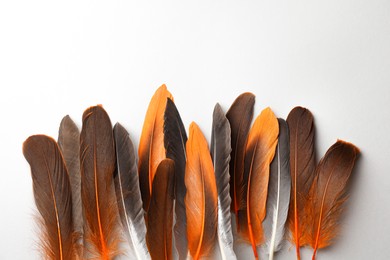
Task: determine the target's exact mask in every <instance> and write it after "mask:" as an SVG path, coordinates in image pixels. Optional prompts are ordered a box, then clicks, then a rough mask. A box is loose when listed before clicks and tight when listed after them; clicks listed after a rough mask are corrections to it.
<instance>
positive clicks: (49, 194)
mask: <svg viewBox="0 0 390 260" xmlns="http://www.w3.org/2000/svg"><path fill="white" fill-rule="evenodd" d="M23 154H24V157H25V158H26V160H27V161H28V163H29V164H30V167H31V177H32V181H33V190H34V198H35V204H36V206H37V208H38V211H39V213H40V215H41V217H40V218H39V221H40V224H41V227H42V234H41V250H42V257H43V258H44V259H60V260H67V259H75V256H76V254H75V253H76V252H75V249H76V246H75V243H74V242H75V240H74V236H73V234H74V232H73V221H72V220H73V218H72V198H71V196H72V195H71V188H70V183H69V176H68V172H67V169H66V166H65V163H64V160H63V158H62V155H61V152H60V150H59V148H58V145H57V143H56V141H55V140H53V139H52V138H51V137H48V136H44V135H35V136H30V137H29V138H28V139H27V140H26V141H25V142H24V143H23Z"/></svg>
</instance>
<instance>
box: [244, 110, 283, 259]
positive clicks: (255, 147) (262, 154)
mask: <svg viewBox="0 0 390 260" xmlns="http://www.w3.org/2000/svg"><path fill="white" fill-rule="evenodd" d="M278 134H279V125H278V120H277V119H276V117H275V115H274V113H273V112H272V110H271V109H270V108H266V109H264V110H263V111H262V112H261V113H260V115H259V116H258V117H257V119H256V120H255V122H254V124H253V126H252V128H251V130H250V132H249V136H248V142H247V146H246V152H245V170H244V180H245V185H246V189H245V198H246V204H245V207H243V208H241V209H240V211H239V215H238V216H239V221H240V227H242V228H241V230H240V233H241V235H242V236H243V237H244V239H246V240H248V241H249V242H250V243H251V245H252V250H253V254H254V256H255V258H256V259H258V254H257V249H256V247H257V246H259V245H260V244H261V243H262V242H263V240H264V234H263V228H262V221H263V220H264V218H265V215H266V200H267V191H268V181H269V169H270V164H271V162H272V159H273V158H274V155H275V148H276V145H277V142H278Z"/></svg>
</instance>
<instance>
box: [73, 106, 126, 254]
mask: <svg viewBox="0 0 390 260" xmlns="http://www.w3.org/2000/svg"><path fill="white" fill-rule="evenodd" d="M80 162H81V164H80V165H81V198H82V203H83V213H84V217H85V221H84V242H85V243H86V251H87V252H85V253H86V254H87V255H86V257H87V258H99V259H104V260H108V259H112V258H113V257H115V256H116V255H117V254H118V244H119V242H120V241H119V240H120V236H121V235H120V232H119V230H118V221H119V216H118V208H117V204H116V197H115V191H114V183H113V180H114V177H113V174H114V171H115V165H116V157H115V148H114V137H113V132H112V126H111V121H110V118H109V117H108V115H107V113H106V111H105V110H104V109H103V108H102V107H101V106H95V107H90V108H89V109H87V110H86V111H85V112H84V114H83V126H82V130H81V134H80Z"/></svg>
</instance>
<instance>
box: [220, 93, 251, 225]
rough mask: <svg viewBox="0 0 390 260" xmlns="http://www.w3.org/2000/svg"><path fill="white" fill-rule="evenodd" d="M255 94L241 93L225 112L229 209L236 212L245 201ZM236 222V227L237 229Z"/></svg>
mask: <svg viewBox="0 0 390 260" xmlns="http://www.w3.org/2000/svg"><path fill="white" fill-rule="evenodd" d="M254 104H255V96H254V95H253V94H252V93H243V94H241V95H240V96H238V97H237V98H236V100H235V101H234V102H233V104H232V106H231V107H230V108H229V110H228V112H227V113H226V118H227V119H228V120H229V123H230V128H231V147H232V151H231V153H230V158H231V160H230V163H229V173H230V197H231V198H232V202H231V209H232V211H233V212H234V213H235V214H236V220H238V218H237V212H238V209H239V208H240V207H243V205H244V203H245V198H244V194H245V191H244V186H245V185H244V157H245V147H246V142H247V138H248V133H249V128H250V126H251V122H252V118H253V106H254ZM238 224H239V223H238V222H237V229H238V230H239V225H238Z"/></svg>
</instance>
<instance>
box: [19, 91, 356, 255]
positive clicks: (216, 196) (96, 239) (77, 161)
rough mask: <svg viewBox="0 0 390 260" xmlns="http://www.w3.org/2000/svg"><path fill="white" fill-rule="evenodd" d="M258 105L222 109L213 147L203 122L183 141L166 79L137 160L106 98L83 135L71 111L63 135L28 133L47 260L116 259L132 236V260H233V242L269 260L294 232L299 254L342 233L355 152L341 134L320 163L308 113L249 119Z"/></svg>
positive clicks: (87, 116)
mask: <svg viewBox="0 0 390 260" xmlns="http://www.w3.org/2000/svg"><path fill="white" fill-rule="evenodd" d="M254 103H255V96H254V95H253V94H251V93H244V94H242V95H240V96H239V97H238V98H237V99H236V100H235V101H234V103H233V104H232V106H231V107H230V109H229V110H228V111H227V113H226V114H225V113H224V112H223V110H222V109H221V107H220V105H219V104H217V105H216V106H215V109H214V112H213V123H212V130H211V143H210V148H209V147H208V143H207V141H206V139H205V137H204V135H203V134H202V132H201V130H200V128H199V127H198V126H197V125H196V123H192V124H191V125H190V127H189V137H188V139H187V133H186V130H185V127H184V125H183V123H182V120H181V118H180V115H179V112H178V110H177V108H176V106H175V104H174V102H173V97H172V95H171V94H170V93H169V91H168V90H167V88H166V86H165V85H163V86H161V87H160V88H159V89H158V90H157V91H156V93H155V94H154V96H153V97H152V99H151V101H150V104H149V108H148V110H147V113H146V118H145V122H144V126H143V130H142V134H141V139H140V143H139V149H138V156H137V154H136V151H135V148H134V145H133V144H132V141H131V140H130V137H129V134H128V132H127V131H126V130H125V128H124V127H123V126H121V125H120V124H119V123H117V124H116V125H115V126H114V128H112V125H111V122H110V119H109V116H108V114H107V113H106V111H105V110H104V109H103V108H102V107H101V106H94V107H90V108H88V109H87V110H86V111H85V112H84V114H83V118H82V129H81V132H79V129H78V127H77V126H76V124H75V123H74V122H73V121H72V120H71V119H70V117H69V116H66V117H64V118H63V120H62V122H61V125H60V129H59V137H58V141H55V140H53V139H52V138H51V137H48V136H45V135H34V136H30V137H29V138H28V139H27V140H26V141H25V142H24V144H23V153H24V156H25V158H26V160H27V161H28V163H29V164H30V167H31V176H32V180H33V191H34V198H35V203H36V206H37V209H38V211H39V213H40V214H39V217H38V222H39V226H40V230H41V239H40V250H41V252H42V256H43V258H45V259H60V260H67V259H113V258H115V257H116V256H119V255H121V254H123V246H121V244H123V243H129V245H130V248H131V249H132V250H131V251H132V256H131V258H132V259H180V260H181V259H201V258H205V257H206V258H210V259H215V258H218V257H219V258H221V259H236V255H235V253H234V251H233V244H234V240H236V239H237V240H241V241H244V242H247V243H249V244H250V245H251V246H252V249H253V254H254V257H255V258H256V259H259V254H258V250H257V249H258V247H259V246H262V248H263V249H264V251H265V252H266V253H267V254H268V257H269V259H273V256H274V252H276V251H278V250H279V249H280V248H281V244H282V241H283V239H284V238H285V237H286V236H287V235H286V234H285V233H288V234H289V236H288V237H289V239H290V241H291V242H293V243H294V244H295V245H296V250H297V259H300V254H299V248H300V247H301V246H310V247H312V248H313V249H314V253H313V259H314V258H315V255H316V251H317V249H320V248H323V247H326V246H328V245H330V244H331V243H332V241H333V239H334V238H335V237H336V235H337V232H338V225H339V217H340V213H341V212H342V210H343V204H344V202H345V200H346V198H347V197H346V185H347V183H348V180H349V178H350V175H351V172H352V169H353V167H354V164H355V161H356V158H357V156H358V154H359V150H358V149H357V148H356V147H355V146H354V145H353V144H351V143H347V142H344V141H341V140H339V141H337V142H336V143H335V144H334V145H332V146H331V147H330V148H329V150H328V151H327V152H326V154H325V155H324V157H323V158H322V159H321V160H320V162H319V163H318V164H317V163H316V159H315V145H314V123H313V116H312V114H311V113H310V111H309V110H307V109H305V108H302V107H296V108H294V109H293V110H292V111H291V112H290V113H289V115H288V118H287V120H286V121H285V120H283V119H280V118H279V119H278V118H276V116H275V115H274V113H273V112H272V110H271V109H270V108H266V109H264V110H263V111H262V112H261V113H260V115H259V116H257V118H256V119H255V121H254V123H253V124H252V118H253V108H254ZM251 125H252V126H251ZM232 216H234V217H232ZM232 219H233V221H234V220H235V222H236V225H231V221H232ZM232 227H236V229H235V230H234V232H233V228H232ZM285 230H286V231H287V230H289V231H290V232H285ZM233 233H234V234H237V235H235V236H233ZM218 255H219V256H218ZM217 256H218V257H217Z"/></svg>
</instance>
